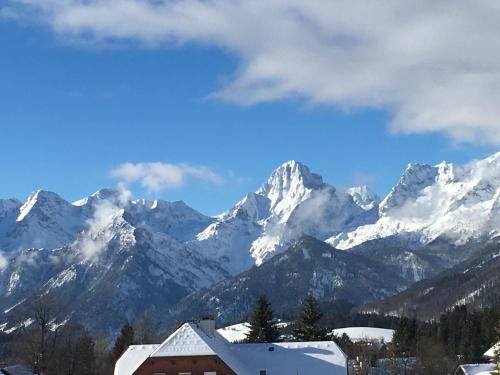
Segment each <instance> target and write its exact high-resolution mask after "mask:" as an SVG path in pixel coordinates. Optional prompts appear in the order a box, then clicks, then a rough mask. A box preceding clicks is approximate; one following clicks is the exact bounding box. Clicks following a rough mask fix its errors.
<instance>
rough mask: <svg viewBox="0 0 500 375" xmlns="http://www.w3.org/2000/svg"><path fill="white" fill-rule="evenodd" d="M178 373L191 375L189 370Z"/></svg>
mask: <svg viewBox="0 0 500 375" xmlns="http://www.w3.org/2000/svg"><path fill="white" fill-rule="evenodd" d="M179 375H191V373H190V372H179Z"/></svg>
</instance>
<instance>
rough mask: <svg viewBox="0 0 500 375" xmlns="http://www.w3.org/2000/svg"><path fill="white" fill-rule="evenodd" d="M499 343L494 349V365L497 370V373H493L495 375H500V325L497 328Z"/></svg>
mask: <svg viewBox="0 0 500 375" xmlns="http://www.w3.org/2000/svg"><path fill="white" fill-rule="evenodd" d="M496 331H497V343H496V344H495V346H494V347H493V348H494V349H493V360H492V362H493V364H494V365H495V367H496V369H495V371H493V372H492V374H494V375H500V323H499V324H498V326H497V328H496Z"/></svg>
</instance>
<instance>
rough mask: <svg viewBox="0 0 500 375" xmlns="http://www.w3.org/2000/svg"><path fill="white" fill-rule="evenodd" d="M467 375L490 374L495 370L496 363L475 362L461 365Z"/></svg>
mask: <svg viewBox="0 0 500 375" xmlns="http://www.w3.org/2000/svg"><path fill="white" fill-rule="evenodd" d="M460 368H461V369H462V371H463V373H464V374H465V375H490V374H491V372H493V371H495V365H494V364H493V363H475V364H466V365H461V366H460Z"/></svg>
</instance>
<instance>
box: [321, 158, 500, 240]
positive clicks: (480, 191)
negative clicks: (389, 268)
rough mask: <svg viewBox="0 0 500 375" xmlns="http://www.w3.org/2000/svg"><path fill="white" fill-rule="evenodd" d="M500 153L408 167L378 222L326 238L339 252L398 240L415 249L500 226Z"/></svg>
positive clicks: (479, 235)
mask: <svg viewBox="0 0 500 375" xmlns="http://www.w3.org/2000/svg"><path fill="white" fill-rule="evenodd" d="M499 220H500V153H496V154H494V155H492V156H490V157H488V158H486V159H483V160H478V161H473V162H470V163H468V164H464V165H457V164H452V163H447V162H442V163H440V164H437V165H435V166H430V165H426V164H410V165H409V166H408V168H407V169H406V171H405V172H404V173H403V175H402V177H401V179H400V181H399V182H398V183H397V184H396V186H395V187H394V188H393V189H392V190H391V192H390V193H389V194H388V195H387V196H386V197H385V199H384V200H383V201H382V202H381V203H380V206H379V213H378V220H377V221H376V222H375V223H373V224H368V225H363V226H360V227H358V228H355V229H354V230H352V231H347V232H345V233H342V234H339V235H336V236H333V237H331V238H330V239H328V240H327V242H328V243H330V244H332V245H333V246H335V247H337V248H340V249H349V248H352V247H354V246H356V245H359V244H362V243H364V242H366V241H369V240H373V239H379V238H386V237H394V236H397V237H398V238H399V239H401V241H402V243H404V244H405V245H406V246H410V247H412V248H419V247H423V246H425V245H426V244H428V243H430V242H432V241H433V240H435V239H437V238H439V237H446V238H447V240H448V241H449V242H450V243H453V244H455V245H461V244H464V243H466V242H467V241H469V240H478V239H488V238H492V237H494V236H495V235H497V234H498V230H499V228H500V221H499Z"/></svg>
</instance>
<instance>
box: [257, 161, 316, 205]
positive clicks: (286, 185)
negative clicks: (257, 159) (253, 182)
mask: <svg viewBox="0 0 500 375" xmlns="http://www.w3.org/2000/svg"><path fill="white" fill-rule="evenodd" d="M323 185H324V183H323V179H322V178H321V176H320V175H317V174H316V173H312V172H311V170H310V169H309V167H308V166H306V165H305V164H302V163H300V162H298V161H296V160H290V161H287V162H285V163H283V164H281V165H280V166H279V167H278V168H276V169H275V170H274V171H273V172H272V173H271V176H270V177H269V179H268V180H267V182H266V183H265V184H264V185H262V186H261V188H260V189H259V190H258V191H257V194H260V195H266V196H268V197H269V198H270V199H271V201H273V199H272V198H271V196H274V195H279V196H281V195H283V194H286V192H288V191H290V190H293V189H294V188H297V187H303V188H309V189H317V188H321V187H323Z"/></svg>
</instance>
